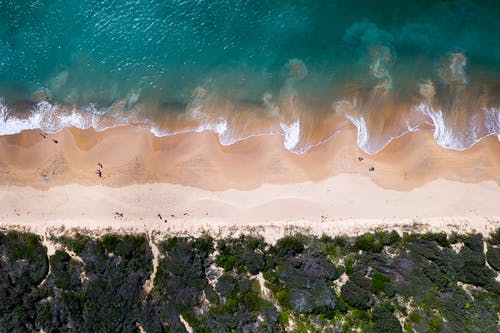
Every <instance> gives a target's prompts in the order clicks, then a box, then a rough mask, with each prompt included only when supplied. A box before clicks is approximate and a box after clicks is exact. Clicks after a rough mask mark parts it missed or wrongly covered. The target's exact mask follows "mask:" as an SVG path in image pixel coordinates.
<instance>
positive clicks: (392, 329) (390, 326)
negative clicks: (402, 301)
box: [371, 303, 403, 333]
mask: <svg viewBox="0 0 500 333" xmlns="http://www.w3.org/2000/svg"><path fill="white" fill-rule="evenodd" d="M393 312H394V308H393V307H392V305H390V304H388V303H381V304H377V305H375V307H374V308H373V310H372V315H371V321H372V323H373V331H374V332H380V333H402V332H403V329H402V328H401V324H400V323H399V320H398V319H397V318H396V317H395V316H394V314H393Z"/></svg>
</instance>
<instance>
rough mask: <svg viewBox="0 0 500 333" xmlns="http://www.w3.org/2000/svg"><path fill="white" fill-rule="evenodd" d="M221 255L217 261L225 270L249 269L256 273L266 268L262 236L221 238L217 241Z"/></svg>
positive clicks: (238, 270) (240, 270)
mask: <svg viewBox="0 0 500 333" xmlns="http://www.w3.org/2000/svg"><path fill="white" fill-rule="evenodd" d="M217 250H218V251H219V255H218V256H217V258H216V263H217V265H219V266H220V267H222V268H224V270H225V271H231V270H233V269H234V270H236V271H237V272H244V271H248V272H250V274H253V275H256V274H258V273H259V272H260V271H262V270H263V269H264V266H265V263H266V262H265V257H264V254H263V250H264V241H263V240H262V238H256V237H251V236H247V237H245V236H241V237H240V238H237V239H228V240H219V241H218V242H217Z"/></svg>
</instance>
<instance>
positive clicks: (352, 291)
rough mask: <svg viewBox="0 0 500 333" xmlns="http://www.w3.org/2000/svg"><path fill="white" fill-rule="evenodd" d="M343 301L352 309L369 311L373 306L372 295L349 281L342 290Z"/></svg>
mask: <svg viewBox="0 0 500 333" xmlns="http://www.w3.org/2000/svg"><path fill="white" fill-rule="evenodd" d="M341 295H342V299H343V300H344V301H345V302H346V303H347V304H348V305H349V306H351V307H353V308H356V309H359V310H367V309H369V308H370V307H371V306H372V305H373V298H372V296H371V294H370V293H369V292H368V291H366V290H364V289H361V288H360V287H358V286H357V285H356V284H354V283H353V282H352V281H347V282H346V284H344V285H343V286H342V288H341Z"/></svg>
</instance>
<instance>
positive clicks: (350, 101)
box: [0, 45, 500, 154]
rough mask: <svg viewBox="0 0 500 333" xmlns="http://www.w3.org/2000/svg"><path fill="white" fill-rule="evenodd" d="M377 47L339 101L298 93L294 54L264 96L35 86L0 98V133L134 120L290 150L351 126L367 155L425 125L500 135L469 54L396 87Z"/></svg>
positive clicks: (464, 144)
mask: <svg viewBox="0 0 500 333" xmlns="http://www.w3.org/2000/svg"><path fill="white" fill-rule="evenodd" d="M370 55H371V65H370V67H369V68H370V78H371V79H372V80H374V81H372V86H371V87H354V88H350V89H347V90H346V91H344V92H342V93H341V94H340V95H339V94H337V96H340V97H337V98H333V102H332V101H328V100H323V101H318V100H317V99H314V98H311V97H310V96H307V95H306V94H300V88H301V84H302V83H303V80H305V79H306V78H307V76H308V75H309V71H308V69H307V67H306V65H305V64H304V62H303V61H302V60H300V59H295V58H294V59H290V60H289V61H288V63H286V64H285V65H284V66H283V72H284V74H285V77H284V79H283V81H282V82H281V89H280V90H279V93H278V94H277V95H276V96H273V94H272V93H271V92H265V93H264V94H263V96H262V98H261V101H257V102H256V101H251V102H245V101H235V100H232V99H231V98H229V97H226V96H224V95H223V94H221V93H220V91H219V90H218V89H217V87H214V86H211V85H210V84H206V85H204V86H198V87H196V88H195V89H194V90H193V92H192V94H191V97H190V99H189V103H187V104H186V105H182V109H179V107H178V106H179V105H177V109H175V110H171V109H169V108H170V106H169V105H171V104H168V103H167V104H158V102H157V101H156V102H152V101H146V99H144V100H142V96H141V91H140V90H132V91H131V92H129V93H128V94H127V95H126V97H125V98H124V99H122V100H117V101H115V102H113V103H111V104H110V105H107V106H98V105H96V104H88V105H86V106H84V107H78V106H76V105H74V104H70V103H55V102H52V103H51V102H50V100H51V94H50V92H49V91H44V90H42V91H38V92H37V93H36V94H35V95H36V98H37V100H38V102H37V103H31V104H30V106H29V107H26V106H22V107H19V106H17V107H16V106H11V105H9V104H8V103H7V102H6V100H5V99H3V98H0V135H11V134H16V133H19V132H21V131H24V130H34V129H40V130H43V131H46V132H57V131H59V130H61V129H63V128H66V127H77V128H80V129H88V128H93V129H94V130H96V131H104V130H106V129H109V128H112V127H117V126H125V125H136V126H140V127H142V128H144V129H147V130H149V131H150V132H151V133H153V134H154V135H155V136H158V137H162V136H169V135H177V134H182V133H189V132H204V131H210V132H214V133H215V134H216V135H217V136H218V138H219V142H220V143H221V144H222V145H226V146H227V145H232V144H235V143H237V142H239V141H242V140H245V139H248V138H250V137H254V136H262V135H281V136H282V137H283V146H284V148H286V149H287V150H289V151H290V152H292V153H295V154H302V153H304V152H306V151H308V150H309V149H311V148H312V147H315V146H318V145H321V144H323V143H324V142H327V141H329V140H331V139H333V138H334V137H335V136H336V135H337V134H338V133H339V132H340V131H342V129H343V128H344V127H345V126H350V125H352V126H354V127H356V128H357V145H358V146H359V148H360V149H362V150H363V151H365V152H366V153H368V154H376V153H378V152H380V151H381V150H383V149H384V148H385V147H386V146H387V145H388V144H389V143H390V142H391V141H393V140H394V139H397V138H399V137H401V136H403V135H405V134H407V133H410V132H415V131H419V130H421V129H422V128H424V127H433V128H434V140H435V141H436V143H437V144H439V145H440V146H442V147H443V148H447V149H453V150H464V149H468V148H470V147H471V146H473V145H474V144H476V143H477V142H479V141H480V140H482V139H483V138H485V137H488V136H492V135H495V136H498V138H499V140H500V100H499V96H498V93H497V91H498V89H497V88H498V84H497V83H494V82H493V83H492V82H478V83H476V84H473V85H471V84H470V83H469V82H468V81H469V80H468V79H467V78H466V71H465V66H466V64H467V58H466V57H465V55H464V54H463V53H461V52H455V53H450V54H448V55H447V56H446V57H444V58H443V60H442V62H441V63H440V65H439V68H438V72H439V78H440V79H441V82H438V83H435V82H432V81H431V80H426V81H423V82H421V83H419V84H418V85H417V86H416V89H415V91H414V92H402V91H397V90H395V89H394V88H393V77H392V75H391V71H390V68H391V64H392V62H393V58H394V55H393V53H392V52H391V50H390V48H389V47H386V46H383V45H375V46H373V47H371V51H370ZM66 76H67V75H66ZM66 76H64V75H63V76H61V77H58V78H57V81H58V82H59V81H63V80H65V79H67V78H66ZM332 95H335V94H333V93H332V94H331V95H330V96H332ZM155 103H156V104H155ZM174 104H175V103H174ZM165 105H166V106H165Z"/></svg>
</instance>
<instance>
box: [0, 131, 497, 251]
mask: <svg viewBox="0 0 500 333" xmlns="http://www.w3.org/2000/svg"><path fill="white" fill-rule="evenodd" d="M52 139H56V140H57V143H55V142H53V141H52ZM355 141H356V140H355V129H354V128H352V129H348V130H346V131H344V132H342V133H341V134H339V135H338V136H337V137H335V139H334V140H331V141H329V142H327V143H325V144H323V145H321V146H319V147H315V148H313V149H311V150H310V151H308V152H306V153H305V154H302V155H295V154H292V153H290V152H288V151H287V150H286V149H284V148H283V146H282V138H281V137H279V136H261V137H255V138H251V139H248V140H245V141H242V142H239V143H237V144H235V145H232V146H221V145H220V144H219V143H218V141H217V138H216V136H215V135H214V134H213V133H194V134H193V133H192V134H185V135H177V136H172V137H164V138H156V137H154V136H153V135H151V134H150V133H149V132H147V131H145V130H142V129H140V128H138V127H133V126H127V127H122V128H115V129H112V130H108V131H105V132H101V133H97V132H95V131H93V130H79V129H75V128H70V129H66V130H63V131H61V132H59V133H54V134H49V135H48V137H47V138H43V137H42V136H41V135H40V131H28V132H23V133H21V134H17V135H13V136H4V137H0V157H1V158H0V168H1V169H0V170H1V171H0V225H2V226H6V227H12V226H15V225H18V226H21V227H24V228H28V229H30V230H32V231H35V232H37V233H40V234H45V233H46V232H48V231H50V230H55V229H57V228H61V227H64V228H66V229H68V228H83V229H89V230H96V231H99V230H106V229H108V230H109V229H111V230H115V231H118V230H124V231H134V232H147V233H149V234H153V233H155V232H159V233H162V234H191V235H197V234H199V233H200V232H202V231H204V230H206V231H209V232H211V233H213V234H220V235H235V234H238V233H240V232H254V233H260V234H263V235H264V236H265V237H266V238H267V239H268V240H270V241H273V240H275V239H276V238H279V237H280V236H281V235H283V234H284V233H287V232H295V231H297V230H300V231H302V232H309V233H312V234H318V235H319V234H322V233H328V234H357V233H360V232H364V231H367V230H372V229H374V228H384V229H393V228H394V229H397V230H400V231H402V230H406V229H408V230H409V229H412V228H413V229H417V230H440V231H449V232H450V231H471V230H473V229H474V230H476V231H480V232H483V233H488V232H490V231H491V230H493V229H495V228H497V227H499V223H500V188H499V187H498V186H499V184H500V154H499V152H500V143H499V142H498V140H497V138H493V137H491V138H487V139H485V140H483V141H481V142H480V143H479V144H477V145H476V146H474V147H472V148H471V149H469V150H467V151H463V152H456V151H450V150H445V149H443V148H441V147H439V146H437V145H436V144H435V143H434V141H433V140H432V132H431V131H429V130H424V131H421V132H417V133H412V134H409V135H406V136H404V137H402V138H400V139H397V140H395V141H393V142H392V143H391V144H390V145H389V146H388V147H387V148H386V149H385V150H384V151H383V152H381V153H379V154H377V155H373V156H370V155H367V154H365V153H363V152H362V151H361V150H359V148H358V147H357V146H356V145H355ZM358 157H363V161H359V160H358ZM97 163H102V164H103V168H102V176H103V177H102V178H100V177H98V175H97V174H96V173H95V171H96V169H98V166H97ZM372 166H373V167H374V168H375V171H374V172H369V171H368V168H369V167H372ZM122 214H123V216H122ZM158 214H160V215H161V217H162V218H161V219H160V217H159V216H158Z"/></svg>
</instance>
